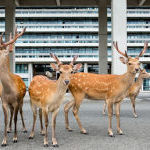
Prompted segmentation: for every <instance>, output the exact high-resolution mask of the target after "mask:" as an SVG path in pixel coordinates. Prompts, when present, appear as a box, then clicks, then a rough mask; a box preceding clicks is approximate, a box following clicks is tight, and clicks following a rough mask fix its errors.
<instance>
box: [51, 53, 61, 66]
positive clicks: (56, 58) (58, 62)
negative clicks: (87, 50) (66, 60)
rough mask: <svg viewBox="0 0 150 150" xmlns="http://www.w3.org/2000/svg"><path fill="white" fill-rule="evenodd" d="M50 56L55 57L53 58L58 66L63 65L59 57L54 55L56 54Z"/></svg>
mask: <svg viewBox="0 0 150 150" xmlns="http://www.w3.org/2000/svg"><path fill="white" fill-rule="evenodd" d="M50 56H51V57H53V58H54V59H55V60H56V62H57V64H58V66H59V65H61V64H62V62H61V61H59V59H58V57H57V56H56V55H54V54H52V53H50Z"/></svg>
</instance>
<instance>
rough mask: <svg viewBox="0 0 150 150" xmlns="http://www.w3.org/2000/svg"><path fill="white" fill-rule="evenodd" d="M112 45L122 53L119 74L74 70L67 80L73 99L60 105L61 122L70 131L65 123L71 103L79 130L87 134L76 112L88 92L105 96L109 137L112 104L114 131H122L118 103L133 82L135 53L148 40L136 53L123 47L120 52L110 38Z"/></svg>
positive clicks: (136, 62) (137, 64)
mask: <svg viewBox="0 0 150 150" xmlns="http://www.w3.org/2000/svg"><path fill="white" fill-rule="evenodd" d="M113 46H114V48H115V49H116V50H117V51H118V53H119V54H121V55H122V56H123V57H120V61H121V62H122V63H123V64H126V66H127V71H126V73H124V74H122V75H114V74H94V73H83V72H79V73H75V74H74V75H72V79H71V82H70V84H69V90H70V92H71V94H72V95H73V99H72V100H71V101H69V102H67V103H66V104H65V106H64V114H65V126H66V129H67V130H68V131H72V129H71V128H70V126H69V118H68V113H69V110H70V108H71V107H73V109H72V111H73V115H74V117H75V119H76V121H77V123H78V126H79V128H80V132H81V133H82V134H87V131H86V130H85V129H84V128H83V127H82V124H81V121H80V119H79V116H78V112H79V108H80V105H81V103H82V101H83V99H84V98H85V96H88V97H90V98H91V99H90V100H92V99H94V100H105V101H106V103H107V109H108V122H109V123H108V135H109V136H110V137H113V136H114V134H113V130H112V114H113V105H115V106H116V119H117V132H118V133H119V134H120V135H122V134H123V131H122V129H121V128H120V103H121V101H122V100H123V99H124V98H125V97H126V94H127V91H128V89H129V88H130V87H131V85H132V84H133V81H134V79H135V75H136V73H137V72H138V71H139V68H140V62H139V57H140V56H142V55H143V54H144V52H145V51H146V49H147V47H148V43H145V44H144V48H143V50H142V51H141V52H140V54H139V56H137V57H135V58H134V57H131V56H128V54H127V51H125V52H122V51H121V50H119V48H118V44H117V42H113Z"/></svg>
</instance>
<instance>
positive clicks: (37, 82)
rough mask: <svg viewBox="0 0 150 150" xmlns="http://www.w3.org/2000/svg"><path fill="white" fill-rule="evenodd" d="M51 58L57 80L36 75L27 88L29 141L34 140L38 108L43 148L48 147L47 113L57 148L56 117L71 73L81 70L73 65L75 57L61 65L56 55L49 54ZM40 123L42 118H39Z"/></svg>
mask: <svg viewBox="0 0 150 150" xmlns="http://www.w3.org/2000/svg"><path fill="white" fill-rule="evenodd" d="M50 55H51V57H52V58H54V60H55V61H56V62H57V64H55V63H51V64H50V65H51V67H52V69H53V70H54V71H59V72H60V76H59V79H58V80H56V81H54V80H50V79H48V78H47V77H46V76H42V75H37V76H34V78H33V80H32V81H31V83H30V86H29V95H30V104H31V108H32V111H33V126H32V131H31V134H30V136H29V139H33V138H34V128H35V123H36V118H37V108H40V109H39V111H40V117H42V114H43V116H44V119H45V136H44V147H48V146H49V144H48V131H47V128H48V113H49V112H51V113H52V119H51V120H52V145H53V147H58V143H57V140H56V137H55V127H56V117H57V114H58V112H59V108H60V105H61V104H62V102H63V99H64V96H65V93H66V90H67V88H68V85H69V83H70V80H71V76H72V73H73V72H74V71H77V70H79V69H80V68H81V66H82V64H76V65H74V62H75V61H76V59H77V56H75V57H74V58H73V61H72V62H71V63H70V64H63V63H62V62H61V61H60V60H59V59H58V57H57V56H56V55H54V54H52V53H51V54H50ZM40 121H42V118H40ZM41 128H42V129H41V131H42V130H43V126H42V125H41Z"/></svg>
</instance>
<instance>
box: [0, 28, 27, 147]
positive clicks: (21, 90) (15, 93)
mask: <svg viewBox="0 0 150 150" xmlns="http://www.w3.org/2000/svg"><path fill="white" fill-rule="evenodd" d="M24 32H25V28H24V29H23V30H22V32H20V33H17V29H16V31H15V35H14V37H13V38H12V36H11V34H10V40H9V41H8V42H6V43H4V42H3V40H2V36H3V34H2V35H1V37H0V69H1V71H0V80H1V84H2V88H1V89H2V93H1V100H2V107H3V112H4V118H5V129H4V139H3V141H2V146H6V145H7V124H8V108H10V111H11V119H10V124H9V128H8V131H10V130H11V120H12V117H13V115H14V124H15V128H14V137H13V142H14V143H16V142H17V114H18V110H19V109H20V112H21V116H22V121H23V115H22V105H23V97H24V95H25V92H26V86H25V84H24V82H23V81H22V79H21V78H20V77H19V76H18V75H14V74H13V73H11V72H10V68H9V56H8V55H9V53H10V52H12V51H13V44H14V42H15V41H16V40H17V39H18V38H19V37H20V36H22V35H23V33H24ZM23 127H24V130H26V129H25V125H24V121H23Z"/></svg>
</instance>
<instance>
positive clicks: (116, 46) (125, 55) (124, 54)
mask: <svg viewBox="0 0 150 150" xmlns="http://www.w3.org/2000/svg"><path fill="white" fill-rule="evenodd" d="M113 45H114V47H115V49H116V50H117V51H118V52H119V53H120V54H121V55H123V56H124V57H127V58H128V54H127V51H125V53H123V52H122V51H120V50H119V48H118V43H117V42H113Z"/></svg>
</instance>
